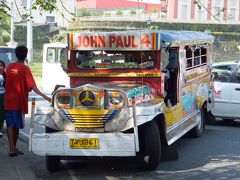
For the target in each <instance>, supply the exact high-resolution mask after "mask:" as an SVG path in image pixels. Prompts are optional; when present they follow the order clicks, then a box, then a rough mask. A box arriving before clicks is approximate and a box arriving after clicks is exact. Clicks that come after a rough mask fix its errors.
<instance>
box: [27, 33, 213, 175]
mask: <svg viewBox="0 0 240 180" xmlns="http://www.w3.org/2000/svg"><path fill="white" fill-rule="evenodd" d="M68 40H69V42H68V45H69V46H68V51H67V50H66V49H65V51H64V52H63V54H62V56H61V64H62V67H63V68H64V71H65V72H67V73H68V76H69V77H70V85H71V87H70V88H60V89H59V90H56V91H55V92H54V94H53V97H52V108H51V109H50V110H49V111H48V112H45V113H44V112H43V111H42V112H40V111H38V114H41V113H42V116H39V117H38V118H36V119H35V123H40V124H42V125H44V126H46V132H45V133H38V132H34V131H32V130H33V128H31V129H30V132H31V133H30V138H29V140H30V142H29V145H30V150H31V151H32V152H34V153H35V154H38V155H43V156H46V167H47V169H48V170H50V171H53V170H56V169H57V168H58V166H59V163H60V160H61V159H62V158H64V157H66V156H67V157H69V156H74V157H75V156H80V157H83V156H90V157H92V156H99V157H104V156H116V157H124V156H125V157H130V156H136V157H137V158H138V159H139V160H140V162H141V164H142V165H143V167H145V168H146V169H154V168H156V167H157V166H158V164H159V160H160V158H161V156H162V153H161V152H165V150H166V149H164V148H166V147H167V146H168V145H171V144H172V143H174V142H175V141H176V140H178V139H179V138H180V137H182V136H183V135H184V134H186V133H189V134H190V135H191V136H192V137H199V136H201V134H202V133H203V131H204V127H205V126H204V125H205V121H206V120H207V119H208V115H209V114H210V112H211V109H212V107H213V100H214V99H213V98H214V96H213V89H212V86H211V84H210V76H211V73H210V70H209V65H210V64H211V57H212V55H211V53H212V45H213V36H212V35H210V34H208V33H203V32H191V31H149V30H147V31H146V30H144V31H136V30H135V31H118V32H97V33H94V32H82V33H70V34H69V37H68ZM164 74H165V75H164ZM163 150H164V151H163Z"/></svg>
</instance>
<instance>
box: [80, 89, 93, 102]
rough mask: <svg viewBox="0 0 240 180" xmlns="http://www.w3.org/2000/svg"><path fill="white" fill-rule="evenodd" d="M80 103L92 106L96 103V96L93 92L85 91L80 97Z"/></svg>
mask: <svg viewBox="0 0 240 180" xmlns="http://www.w3.org/2000/svg"><path fill="white" fill-rule="evenodd" d="M79 101H80V102H81V104H82V105H84V106H91V105H93V104H94V102H95V96H94V94H93V92H92V91H88V90H87V91H83V92H81V93H80V95H79Z"/></svg>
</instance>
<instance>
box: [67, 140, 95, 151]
mask: <svg viewBox="0 0 240 180" xmlns="http://www.w3.org/2000/svg"><path fill="white" fill-rule="evenodd" d="M70 148H72V149H99V142H98V138H79V139H75V138H71V139H70Z"/></svg>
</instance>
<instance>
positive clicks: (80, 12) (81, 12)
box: [77, 8, 91, 17]
mask: <svg viewBox="0 0 240 180" xmlns="http://www.w3.org/2000/svg"><path fill="white" fill-rule="evenodd" d="M77 15H78V16H80V17H84V16H90V15H91V14H90V12H89V11H88V10H87V9H85V8H82V9H79V10H78V12H77Z"/></svg>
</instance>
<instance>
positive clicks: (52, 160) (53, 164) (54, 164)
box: [45, 127, 60, 171]
mask: <svg viewBox="0 0 240 180" xmlns="http://www.w3.org/2000/svg"><path fill="white" fill-rule="evenodd" d="M45 132H46V133H54V132H57V131H56V130H54V129H51V128H49V127H45ZM59 166H60V158H59V156H48V155H46V168H47V170H48V171H56V170H58V168H59Z"/></svg>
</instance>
